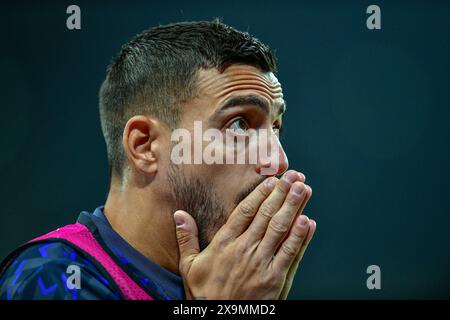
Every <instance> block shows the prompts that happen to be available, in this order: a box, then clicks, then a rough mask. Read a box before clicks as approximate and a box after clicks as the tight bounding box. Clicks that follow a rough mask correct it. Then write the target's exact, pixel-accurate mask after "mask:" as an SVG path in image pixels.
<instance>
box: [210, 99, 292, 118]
mask: <svg viewBox="0 0 450 320" xmlns="http://www.w3.org/2000/svg"><path fill="white" fill-rule="evenodd" d="M244 105H253V106H257V107H259V108H261V109H262V110H263V111H264V112H265V113H267V114H270V106H269V103H268V102H267V100H266V99H264V98H262V97H260V96H258V95H245V96H234V97H231V98H229V99H227V100H226V101H225V102H224V103H223V104H222V106H221V107H220V108H219V110H218V111H217V112H218V113H222V112H224V111H226V110H227V109H230V108H233V107H237V106H244ZM285 111H286V103H285V102H284V101H283V103H281V104H280V105H279V106H278V108H277V113H276V115H277V116H280V115H282V114H283V113H284V112H285Z"/></svg>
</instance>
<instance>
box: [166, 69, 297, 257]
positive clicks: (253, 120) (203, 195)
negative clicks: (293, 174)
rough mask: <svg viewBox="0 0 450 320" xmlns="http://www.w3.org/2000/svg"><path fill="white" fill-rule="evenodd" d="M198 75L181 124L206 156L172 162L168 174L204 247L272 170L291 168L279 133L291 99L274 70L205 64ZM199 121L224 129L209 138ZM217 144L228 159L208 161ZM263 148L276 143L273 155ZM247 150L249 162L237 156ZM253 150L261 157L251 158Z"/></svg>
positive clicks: (175, 201) (196, 151)
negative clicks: (194, 94) (218, 67)
mask: <svg viewBox="0 0 450 320" xmlns="http://www.w3.org/2000/svg"><path fill="white" fill-rule="evenodd" d="M198 79H199V81H198V95H197V97H196V98H194V99H193V100H192V101H190V102H188V103H186V104H185V105H184V106H183V109H182V119H181V121H180V125H179V127H180V128H183V129H186V130H188V131H189V133H190V134H191V135H190V136H191V137H192V141H191V142H192V159H194V157H195V156H198V157H197V160H198V159H201V161H200V163H198V162H199V161H197V162H195V163H194V160H193V161H192V163H191V164H186V163H183V164H175V163H173V162H171V163H170V165H169V166H168V167H167V170H168V172H167V175H168V187H169V189H170V190H171V194H172V198H173V199H172V200H173V206H174V208H173V209H174V211H175V210H178V209H183V210H185V211H187V212H188V213H190V214H191V215H192V216H193V217H194V219H195V221H196V222H197V226H198V229H199V240H200V246H201V248H202V249H203V248H204V247H206V246H207V244H208V243H209V242H210V241H211V239H212V237H213V236H214V234H215V233H216V232H217V230H218V229H219V228H220V227H221V226H222V225H223V224H224V223H225V222H226V220H227V218H228V216H229V215H230V214H231V212H232V211H233V209H234V208H235V207H236V206H237V204H238V203H239V202H240V201H241V200H242V199H244V198H245V197H246V196H247V195H248V194H249V193H250V192H251V191H252V190H253V189H254V188H255V187H256V186H257V185H258V184H259V183H260V182H261V181H262V180H263V179H265V178H266V177H267V176H269V175H270V176H272V175H279V174H282V173H283V172H284V171H286V169H287V167H288V161H287V158H286V154H285V153H284V150H283V149H282V147H281V144H280V142H279V139H278V133H277V131H278V129H280V128H281V125H282V116H283V113H284V111H285V103H284V100H283V94H282V90H281V86H280V83H279V82H278V80H277V78H276V77H275V76H274V75H273V73H263V72H261V71H259V69H257V68H255V67H252V66H248V65H232V66H230V67H229V68H227V69H226V70H225V71H224V72H223V73H219V72H218V71H217V70H216V69H208V70H201V71H200V73H199V78H198ZM199 125H200V126H201V132H200V133H204V132H206V131H208V130H209V129H215V130H216V131H215V132H216V133H217V132H219V131H220V133H221V134H222V135H221V136H220V137H219V138H216V139H214V140H213V139H211V138H210V140H208V139H206V140H208V141H205V137H204V136H201V135H200V136H199V134H198V132H199V131H198V130H199ZM227 129H228V130H227ZM230 129H231V130H230ZM195 130H197V132H195ZM253 130H256V131H253ZM252 132H253V133H252ZM255 132H256V134H255ZM261 132H264V133H265V135H266V137H267V138H268V139H250V135H251V136H252V137H256V136H264V135H262V134H260V133H261ZM199 138H200V139H201V141H200V148H197V149H196V147H195V146H194V144H197V146H198V145H199V144H198V143H199V141H198V140H199ZM195 139H197V140H195ZM268 143H269V144H270V143H271V145H270V146H269V147H268ZM208 145H209V147H208ZM173 146H174V144H172V148H173ZM212 146H213V147H215V148H219V149H220V150H223V159H224V160H223V163H212V164H211V163H205V161H204V159H205V158H204V155H205V154H206V153H208V152H207V151H208V150H209V152H210V151H211V147H212ZM208 148H209V149H208ZM261 148H264V149H267V148H269V149H270V148H272V149H271V150H269V153H270V154H271V155H272V156H271V157H269V158H267V157H261V151H260V150H262V149H261ZM219 149H216V150H219ZM274 151H275V152H274ZM171 152H172V150H171ZM199 153H200V156H199ZM202 153H203V157H202ZM209 154H210V153H209ZM244 154H245V159H246V161H245V163H242V162H239V161H237V159H238V157H239V155H241V156H242V155H244ZM227 155H233V159H234V161H231V162H229V161H227V160H225V158H226V156H227ZM251 155H252V156H253V159H255V160H256V161H253V162H252V161H250V160H249V158H250V157H251ZM274 155H275V156H274ZM241 159H243V158H241Z"/></svg>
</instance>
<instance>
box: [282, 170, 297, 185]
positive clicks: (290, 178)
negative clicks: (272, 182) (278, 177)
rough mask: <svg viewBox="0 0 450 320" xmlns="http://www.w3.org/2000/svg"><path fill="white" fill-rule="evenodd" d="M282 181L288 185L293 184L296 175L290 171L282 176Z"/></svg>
mask: <svg viewBox="0 0 450 320" xmlns="http://www.w3.org/2000/svg"><path fill="white" fill-rule="evenodd" d="M283 180H284V181H286V182H288V183H294V181H295V180H297V175H296V174H295V173H294V172H292V171H288V172H286V173H285V174H284V175H283Z"/></svg>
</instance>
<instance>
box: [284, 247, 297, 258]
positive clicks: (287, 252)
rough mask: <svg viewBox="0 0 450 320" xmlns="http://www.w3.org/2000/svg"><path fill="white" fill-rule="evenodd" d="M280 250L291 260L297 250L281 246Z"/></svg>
mask: <svg viewBox="0 0 450 320" xmlns="http://www.w3.org/2000/svg"><path fill="white" fill-rule="evenodd" d="M281 250H283V252H284V254H285V255H287V256H288V257H291V258H293V257H295V256H296V255H297V248H293V246H292V245H288V244H283V246H282V247H281Z"/></svg>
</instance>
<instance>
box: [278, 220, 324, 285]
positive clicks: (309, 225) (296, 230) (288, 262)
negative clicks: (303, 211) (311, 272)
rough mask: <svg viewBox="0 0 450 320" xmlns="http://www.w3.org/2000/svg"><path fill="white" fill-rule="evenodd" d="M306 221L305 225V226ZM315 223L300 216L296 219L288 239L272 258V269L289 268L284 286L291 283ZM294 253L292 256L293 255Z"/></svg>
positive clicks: (309, 240)
mask: <svg viewBox="0 0 450 320" xmlns="http://www.w3.org/2000/svg"><path fill="white" fill-rule="evenodd" d="M305 221H306V224H305ZM316 226H317V225H316V222H315V221H314V220H312V219H308V217H307V216H305V215H301V216H299V217H298V218H297V219H296V222H295V224H294V227H293V228H292V230H291V232H290V235H289V237H288V238H287V239H286V241H285V242H284V243H283V244H282V246H281V247H280V249H279V250H278V252H277V254H276V255H275V257H274V260H273V265H274V268H282V269H279V270H284V269H287V268H289V271H288V276H287V279H286V284H289V283H292V281H293V279H294V276H295V272H296V270H297V268H298V265H299V263H300V261H301V260H302V258H303V255H304V254H305V251H306V249H307V248H308V245H309V243H310V242H311V239H312V237H313V236H314V232H315V231H316ZM293 253H294V254H293Z"/></svg>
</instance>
